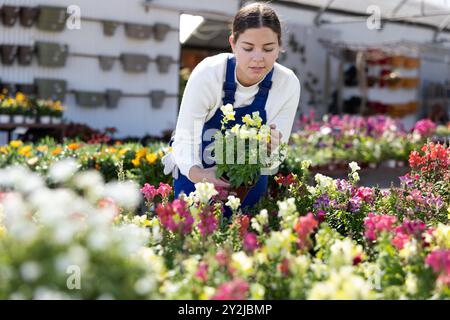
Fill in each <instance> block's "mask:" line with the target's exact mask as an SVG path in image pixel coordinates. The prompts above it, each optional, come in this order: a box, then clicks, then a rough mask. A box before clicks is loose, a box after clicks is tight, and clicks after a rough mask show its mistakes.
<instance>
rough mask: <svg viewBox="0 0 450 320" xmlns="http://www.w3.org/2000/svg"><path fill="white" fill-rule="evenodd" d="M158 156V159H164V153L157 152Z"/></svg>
mask: <svg viewBox="0 0 450 320" xmlns="http://www.w3.org/2000/svg"><path fill="white" fill-rule="evenodd" d="M158 156H159V157H160V158H162V157H164V152H162V151H161V150H159V151H158Z"/></svg>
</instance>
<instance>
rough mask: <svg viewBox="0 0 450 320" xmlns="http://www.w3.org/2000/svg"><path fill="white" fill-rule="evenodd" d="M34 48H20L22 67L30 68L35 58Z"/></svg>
mask: <svg viewBox="0 0 450 320" xmlns="http://www.w3.org/2000/svg"><path fill="white" fill-rule="evenodd" d="M33 53H34V47H33V46H19V49H18V57H19V64H20V65H21V66H29V65H30V64H31V60H32V58H33Z"/></svg>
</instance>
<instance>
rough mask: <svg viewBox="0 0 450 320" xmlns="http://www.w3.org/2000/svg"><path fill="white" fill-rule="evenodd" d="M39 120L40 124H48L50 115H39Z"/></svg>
mask: <svg viewBox="0 0 450 320" xmlns="http://www.w3.org/2000/svg"><path fill="white" fill-rule="evenodd" d="M39 122H40V123H42V124H49V123H50V122H51V117H50V116H40V117H39Z"/></svg>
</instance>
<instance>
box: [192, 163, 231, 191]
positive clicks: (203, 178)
mask: <svg viewBox="0 0 450 320" xmlns="http://www.w3.org/2000/svg"><path fill="white" fill-rule="evenodd" d="M216 170H217V167H216V166H214V167H211V168H205V169H203V168H200V167H199V166H193V167H192V168H191V169H190V170H189V179H190V180H191V181H192V182H193V183H197V182H210V183H213V184H214V186H216V187H222V188H229V187H230V183H229V182H228V181H227V180H225V179H224V178H220V179H218V178H216Z"/></svg>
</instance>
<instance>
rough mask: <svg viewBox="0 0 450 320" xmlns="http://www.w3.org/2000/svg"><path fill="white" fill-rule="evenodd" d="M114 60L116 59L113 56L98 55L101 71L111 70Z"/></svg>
mask: <svg viewBox="0 0 450 320" xmlns="http://www.w3.org/2000/svg"><path fill="white" fill-rule="evenodd" d="M114 61H116V58H115V57H113V56H98V62H99V65H100V69H102V70H103V71H109V70H111V69H112V67H113V65H114Z"/></svg>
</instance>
